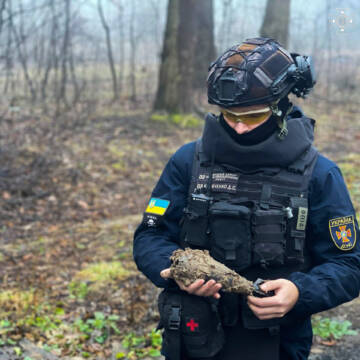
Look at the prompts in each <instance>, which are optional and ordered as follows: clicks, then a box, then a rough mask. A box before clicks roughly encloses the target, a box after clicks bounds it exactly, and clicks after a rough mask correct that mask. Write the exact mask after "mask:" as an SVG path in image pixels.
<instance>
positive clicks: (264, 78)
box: [207, 38, 315, 108]
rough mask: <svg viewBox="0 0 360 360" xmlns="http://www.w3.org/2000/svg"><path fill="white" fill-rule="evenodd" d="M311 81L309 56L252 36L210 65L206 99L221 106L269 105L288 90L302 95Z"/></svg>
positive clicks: (272, 41)
mask: <svg viewBox="0 0 360 360" xmlns="http://www.w3.org/2000/svg"><path fill="white" fill-rule="evenodd" d="M295 55H298V54H295ZM297 60H299V61H300V63H301V64H302V66H303V68H300V67H299V66H298V62H297ZM314 84H315V74H314V71H313V66H312V62H311V58H310V57H303V56H297V57H294V54H290V53H289V52H288V51H287V50H285V49H284V48H283V47H281V45H280V44H279V43H278V42H277V41H275V40H274V39H270V38H252V39H247V40H246V41H244V42H243V43H242V44H240V45H235V46H233V47H231V48H230V49H229V50H227V51H226V52H225V53H224V54H222V55H221V56H220V57H219V58H218V59H217V60H216V61H215V62H213V63H212V64H211V65H210V68H209V74H208V79H207V85H208V101H209V103H210V104H216V105H219V106H221V107H225V108H227V107H234V106H249V105H256V104H264V103H268V104H270V103H273V102H276V101H277V100H280V99H281V98H283V97H284V96H286V95H287V94H288V93H289V92H290V91H293V92H294V93H295V94H297V95H298V96H302V97H305V95H306V94H307V93H308V92H309V90H310V88H312V87H313V85H314ZM297 85H299V86H297Z"/></svg>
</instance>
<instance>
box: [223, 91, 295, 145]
mask: <svg viewBox="0 0 360 360" xmlns="http://www.w3.org/2000/svg"><path fill="white" fill-rule="evenodd" d="M289 106H292V104H291V103H290V101H289V99H288V98H287V97H285V98H283V99H281V100H280V101H279V103H278V108H279V109H280V110H281V112H282V115H281V117H280V119H281V121H282V119H283V117H284V115H285V114H286V113H287V110H288V109H289ZM219 121H220V124H221V126H222V127H223V128H224V129H225V131H226V132H227V133H228V134H229V136H231V138H232V139H233V140H234V141H236V142H237V143H238V144H240V145H255V144H259V143H261V142H262V141H264V140H266V139H267V138H268V137H270V136H271V134H273V133H274V132H275V131H276V130H279V124H278V122H279V117H278V116H276V115H271V116H270V118H269V119H268V120H267V121H265V122H264V123H263V124H261V125H260V126H258V127H257V128H255V129H253V130H251V131H249V132H247V133H244V134H238V133H237V132H236V131H235V130H234V129H233V128H232V127H231V126H230V125H229V124H228V123H227V122H226V121H225V119H224V116H223V114H220V116H219Z"/></svg>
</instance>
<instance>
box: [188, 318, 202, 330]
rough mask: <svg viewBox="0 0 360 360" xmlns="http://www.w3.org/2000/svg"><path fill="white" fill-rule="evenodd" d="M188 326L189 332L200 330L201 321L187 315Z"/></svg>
mask: <svg viewBox="0 0 360 360" xmlns="http://www.w3.org/2000/svg"><path fill="white" fill-rule="evenodd" d="M186 328H187V331H188V332H199V322H198V321H197V320H196V319H195V318H193V317H191V318H190V317H186Z"/></svg>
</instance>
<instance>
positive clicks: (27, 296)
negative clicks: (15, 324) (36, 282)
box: [0, 289, 38, 313]
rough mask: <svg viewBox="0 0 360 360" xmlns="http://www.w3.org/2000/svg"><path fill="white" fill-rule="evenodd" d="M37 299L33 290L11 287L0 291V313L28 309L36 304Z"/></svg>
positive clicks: (18, 311)
mask: <svg viewBox="0 0 360 360" xmlns="http://www.w3.org/2000/svg"><path fill="white" fill-rule="evenodd" d="M37 302H38V299H37V297H36V295H35V291H34V290H21V289H11V290H2V291H1V292H0V313H1V312H2V311H4V312H6V311H14V309H16V312H17V313H20V312H23V311H26V310H28V309H29V308H30V307H31V306H33V305H35V304H37Z"/></svg>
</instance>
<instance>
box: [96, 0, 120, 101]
mask: <svg viewBox="0 0 360 360" xmlns="http://www.w3.org/2000/svg"><path fill="white" fill-rule="evenodd" d="M97 5H98V12H99V16H100V20H101V24H102V26H103V28H104V30H105V35H106V47H107V56H108V61H109V66H110V72H111V78H112V84H113V100H116V99H118V97H119V94H118V86H117V79H116V70H115V65H114V57H113V52H112V45H111V35H110V28H109V25H108V24H107V22H106V19H105V16H104V11H103V8H102V2H101V0H98V3H97Z"/></svg>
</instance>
